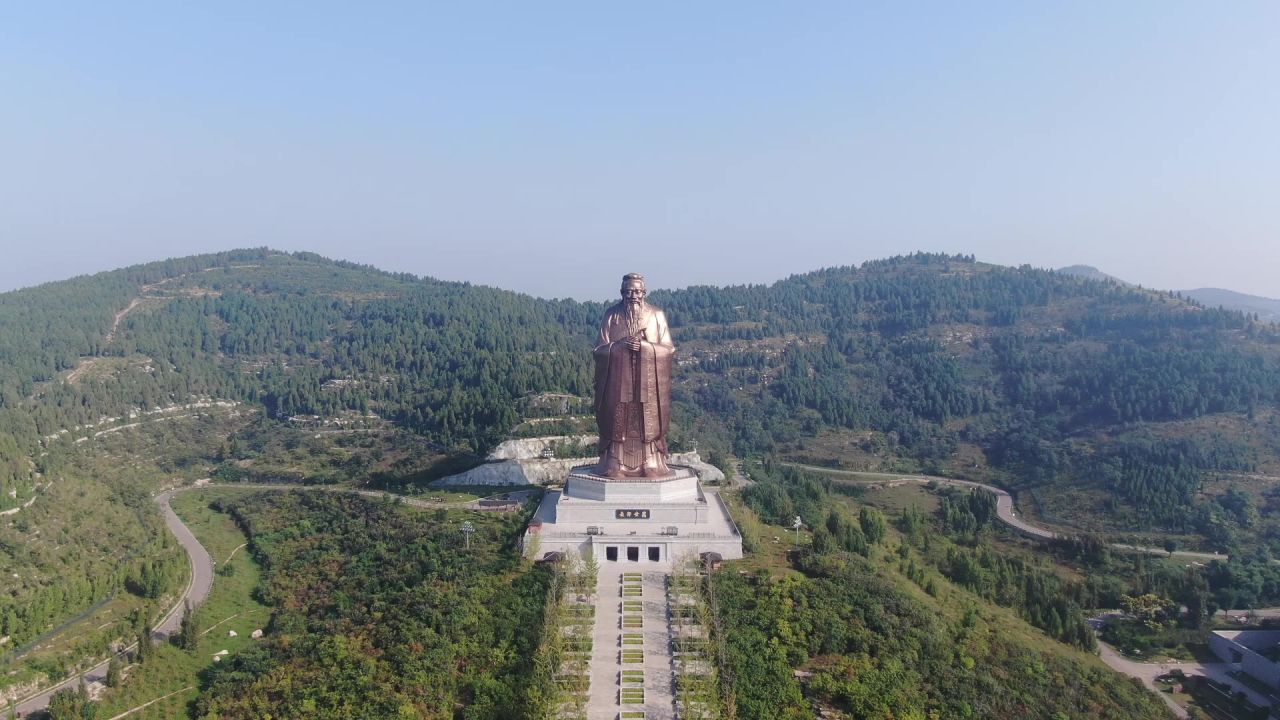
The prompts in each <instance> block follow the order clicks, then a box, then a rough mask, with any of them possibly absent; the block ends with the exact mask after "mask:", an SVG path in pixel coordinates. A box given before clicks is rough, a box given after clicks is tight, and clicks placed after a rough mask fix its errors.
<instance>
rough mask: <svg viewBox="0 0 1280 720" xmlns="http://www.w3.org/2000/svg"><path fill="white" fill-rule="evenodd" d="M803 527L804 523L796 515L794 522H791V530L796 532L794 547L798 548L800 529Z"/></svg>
mask: <svg viewBox="0 0 1280 720" xmlns="http://www.w3.org/2000/svg"><path fill="white" fill-rule="evenodd" d="M802 527H804V522H803V521H802V520H801V519H800V516H799V515H797V516H796V519H795V520H792V521H791V529H793V530H795V531H796V547H800V528H802Z"/></svg>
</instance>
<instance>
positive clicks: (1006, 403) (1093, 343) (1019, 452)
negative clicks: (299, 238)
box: [0, 249, 1280, 535]
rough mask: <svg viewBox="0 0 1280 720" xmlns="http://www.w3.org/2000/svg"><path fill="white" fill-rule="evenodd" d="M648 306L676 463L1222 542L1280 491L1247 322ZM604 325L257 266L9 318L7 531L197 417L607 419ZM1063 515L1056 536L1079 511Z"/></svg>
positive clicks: (1009, 284) (984, 310) (954, 296)
mask: <svg viewBox="0 0 1280 720" xmlns="http://www.w3.org/2000/svg"><path fill="white" fill-rule="evenodd" d="M619 272H621V271H619ZM654 282H655V284H660V282H661V281H660V279H658V278H654ZM651 299H652V300H653V301H654V302H655V304H657V305H659V306H662V307H664V308H665V309H666V310H667V313H668V316H669V318H670V320H671V322H672V325H673V328H674V334H675V337H676V342H677V344H678V346H679V352H680V356H679V362H680V369H679V385H678V388H677V401H678V403H679V410H680V412H679V413H678V416H677V418H676V421H677V422H676V428H675V429H674V430H673V441H674V442H675V443H676V444H682V443H688V442H690V441H697V442H698V443H700V447H702V448H704V449H705V450H709V451H712V452H723V451H728V450H732V451H735V452H736V453H738V454H741V455H753V454H777V455H782V456H789V457H792V458H795V459H805V460H811V461H818V462H827V463H831V462H840V463H843V464H846V465H850V466H863V467H869V468H870V467H881V468H886V467H897V468H900V469H912V470H931V471H938V472H949V473H953V474H966V475H970V476H977V477H987V478H989V479H995V480H997V481H1000V482H1004V483H1006V484H1013V485H1019V484H1020V485H1022V486H1024V487H1025V486H1040V487H1041V488H1055V489H1060V488H1076V489H1079V490H1080V492H1082V493H1084V495H1082V496H1081V497H1083V498H1084V499H1085V500H1086V501H1087V502H1092V503H1102V504H1105V507H1104V508H1102V509H1104V510H1105V511H1106V512H1107V513H1109V514H1110V515H1112V516H1115V517H1123V518H1127V519H1128V520H1142V521H1145V522H1147V523H1149V524H1152V525H1153V526H1166V527H1172V528H1173V529H1175V530H1180V531H1186V532H1202V533H1204V534H1206V535H1208V534H1209V533H1210V531H1211V530H1212V526H1213V524H1214V523H1218V525H1223V523H1227V524H1228V525H1229V523H1230V521H1231V511H1230V510H1229V509H1224V507H1223V506H1221V505H1220V504H1215V503H1212V502H1209V501H1210V498H1208V497H1207V496H1206V495H1205V493H1204V492H1203V491H1204V490H1205V487H1204V482H1205V477H1206V475H1205V473H1206V471H1220V472H1240V473H1258V472H1263V473H1264V474H1265V471H1268V470H1269V469H1271V468H1273V467H1275V466H1277V465H1280V459H1277V458H1276V457H1275V453H1276V450H1275V448H1276V447H1280V443H1277V442H1276V441H1275V440H1276V433H1277V430H1276V423H1277V421H1276V412H1275V410H1276V403H1277V399H1278V398H1280V362H1278V360H1277V358H1278V356H1280V333H1278V332H1277V329H1276V327H1275V326H1273V325H1269V324H1266V323H1261V322H1257V321H1256V320H1255V319H1254V318H1252V317H1250V316H1246V315H1244V314H1241V313H1237V312H1229V311H1223V310H1215V309H1208V308H1204V307H1202V306H1199V305H1197V304H1195V303H1194V302H1191V301H1189V300H1185V299H1182V298H1179V297H1176V296H1172V295H1169V294H1161V293H1157V292H1152V291H1147V290H1141V289H1136V288H1128V287H1123V286H1118V285H1116V284H1114V283H1105V282H1097V281H1090V280H1084V279H1079V278H1072V277H1067V276H1063V275H1060V274H1056V273H1053V272H1049V271H1042V270H1034V269H1030V268H1025V267H1024V268H1006V267H999V266H992V265H987V264H982V263H977V262H975V261H974V260H973V259H972V258H970V257H962V256H939V255H913V256H910V257H901V258H893V259H889V260H884V261H876V262H868V263H865V264H863V265H862V266H860V267H856V268H855V267H845V268H833V269H827V270H821V271H818V272H814V273H810V274H806V275H800V276H795V277H791V278H788V279H786V280H782V281H780V282H777V283H774V284H773V285H769V286H733V287H726V288H713V287H693V288H688V289H684V290H679V291H674V292H654V293H653V295H652V298H651ZM601 309H602V306H601V305H599V304H593V303H579V302H574V301H548V300H540V299H536V298H531V297H528V296H525V295H520V294H516V293H512V292H506V291H502V290H497V289H492V288H484V287H476V286H472V285H468V284H464V283H446V282H439V281H434V280H429V279H419V278H415V277H412V276H408V275H396V274H390V273H386V272H381V271H378V270H375V269H373V268H369V267H364V266H358V265H353V264H349V263H342V262H334V261H331V260H327V259H324V258H321V257H318V256H315V255H312V254H305V253H304V254H293V255H289V254H283V253H278V252H273V251H270V250H265V249H260V250H243V251H234V252H229V253H222V254H217V255H203V256H197V257H191V258H184V259H179V260H168V261H164V262H159V263H152V264H149V265H143V266H137V267H133V268H127V269H124V270H119V271H114V272H109V273H102V274H99V275H95V276H91V277H82V278H76V279H73V280H69V281H66V282H59V283H51V284H48V285H43V286H40V287H37V288H31V289H27V290H22V291H18V292H11V293H6V294H3V295H0V459H2V461H3V464H2V465H0V468H3V469H2V470H0V486H2V489H3V490H4V492H3V493H0V506H4V505H5V504H13V503H15V502H21V501H22V499H23V497H24V496H25V495H26V494H28V493H30V492H31V488H32V486H33V484H34V481H33V473H35V472H38V470H39V456H40V452H41V446H42V444H48V443H50V442H57V441H56V440H50V439H49V438H50V437H51V436H54V435H55V434H57V433H58V432H59V431H61V430H64V429H73V428H76V427H81V428H82V429H81V430H80V431H76V432H85V430H84V429H83V427H84V426H88V425H91V424H94V423H97V422H99V420H100V419H101V418H103V417H122V416H126V415H127V413H129V412H130V411H131V410H147V409H152V408H157V407H163V406H165V405H168V404H173V403H183V402H189V401H190V400H191V399H193V398H220V399H228V400H237V401H241V402H245V403H250V404H257V405H259V406H261V407H262V408H264V410H265V411H266V414H267V415H268V416H269V417H275V418H283V417H289V416H298V415H317V416H322V417H328V418H335V417H342V416H349V417H355V416H360V415H364V414H366V413H372V414H374V415H377V416H379V417H381V418H384V419H386V420H389V421H393V422H396V423H399V424H401V425H403V426H406V427H409V428H412V429H414V430H416V431H418V432H420V433H422V434H424V435H426V436H427V437H428V438H430V439H431V440H433V441H435V442H438V443H439V444H441V445H442V446H445V447H449V448H453V449H454V450H456V451H457V452H459V453H467V452H478V451H482V450H483V449H485V448H486V447H488V446H489V445H491V444H492V443H494V442H495V441H497V440H498V439H500V438H502V437H504V436H505V435H507V434H508V433H509V432H510V431H511V430H512V429H513V428H514V427H516V426H517V424H518V423H519V422H520V421H521V419H522V417H523V416H525V415H527V414H529V413H530V412H532V410H531V406H530V405H529V401H528V398H529V397H531V396H535V395H537V394H539V393H544V392H547V393H562V394H567V395H569V396H577V397H579V398H588V397H589V395H590V372H591V368H590V363H589V347H588V346H589V345H590V342H591V335H592V332H593V326H594V324H595V322H596V319H597V318H598V316H599V313H600V311H601ZM575 407H577V408H578V409H581V408H582V403H581V402H579V403H577V404H576V405H575ZM74 434H75V432H72V433H70V435H74ZM1054 492H1058V491H1057V490H1055V491H1054ZM1054 492H1048V491H1044V492H1041V494H1042V495H1043V496H1044V502H1045V504H1046V508H1048V509H1047V510H1046V512H1049V511H1050V510H1052V507H1053V504H1054V503H1055V502H1068V500H1069V501H1071V502H1075V501H1076V500H1078V499H1079V498H1076V497H1074V496H1070V497H1069V496H1067V495H1062V494H1061V492H1058V494H1057V495H1055V494H1054ZM1073 492H1074V491H1073ZM1100 507H1101V506H1100ZM1193 509H1194V510H1195V512H1200V513H1201V514H1202V515H1203V516H1197V515H1195V513H1192V512H1189V511H1190V510H1193ZM1188 523H1192V524H1193V525H1191V526H1188V525H1187V524H1188ZM1174 526H1177V527H1174ZM1202 526H1203V527H1202ZM1223 527H1226V526H1225V525H1223ZM1229 529H1230V528H1229V527H1228V528H1227V530H1224V531H1223V532H1227V531H1229Z"/></svg>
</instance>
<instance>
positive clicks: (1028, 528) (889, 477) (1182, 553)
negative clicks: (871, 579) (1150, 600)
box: [785, 463, 1228, 562]
mask: <svg viewBox="0 0 1280 720" xmlns="http://www.w3.org/2000/svg"><path fill="white" fill-rule="evenodd" d="M785 464H787V465H790V466H791V467H796V468H800V469H802V470H812V471H814V472H819V473H826V474H828V475H840V476H842V477H847V478H850V480H851V481H852V482H856V483H862V484H867V485H872V484H880V483H885V482H894V481H899V480H903V481H908V482H915V483H919V484H921V485H924V484H927V483H931V482H932V483H937V484H939V485H950V486H952V487H965V488H974V489H977V490H985V491H987V492H989V493H992V494H993V495H995V496H996V516H997V517H998V518H999V519H1000V521H1001V522H1003V523H1004V524H1005V525H1008V526H1009V527H1011V528H1013V529H1014V530H1015V531H1016V532H1018V533H1021V534H1022V535H1025V536H1028V537H1034V538H1039V539H1041V540H1053V539H1055V538H1059V537H1063V536H1062V534H1060V533H1056V532H1054V531H1052V530H1048V529H1046V528H1042V527H1038V526H1036V525H1032V524H1030V523H1027V522H1024V521H1023V520H1021V519H1020V518H1019V517H1018V514H1017V512H1016V511H1015V510H1014V509H1013V496H1012V495H1010V494H1009V493H1008V491H1006V490H1003V489H1001V488H998V487H996V486H994V485H985V484H983V483H979V482H973V481H972V480H958V479H956V478H946V477H938V476H935V475H901V474H896V473H872V472H858V471H855V470H836V469H833V468H825V467H820V466H818V465H802V464H800V463H785ZM1110 547H1112V548H1115V549H1116V550H1122V551H1124V552H1141V553H1145V554H1148V555H1165V556H1172V557H1183V558H1190V559H1195V560H1222V561H1223V562H1226V560H1227V558H1228V556H1227V555H1223V554H1220V553H1204V552H1192V551H1189V550H1176V551H1174V552H1173V553H1170V552H1168V551H1167V550H1165V549H1164V548H1157V547H1143V546H1141V545H1127V544H1125V543H1111V545H1110Z"/></svg>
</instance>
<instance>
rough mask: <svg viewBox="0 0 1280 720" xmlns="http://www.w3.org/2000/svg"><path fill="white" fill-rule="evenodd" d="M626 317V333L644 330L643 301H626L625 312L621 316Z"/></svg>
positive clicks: (632, 333)
mask: <svg viewBox="0 0 1280 720" xmlns="http://www.w3.org/2000/svg"><path fill="white" fill-rule="evenodd" d="M623 317H625V318H626V319H627V334H628V335H635V334H637V333H639V332H640V331H642V330H644V319H645V307H644V301H643V300H640V301H638V302H628V303H627V307H626V314H625V315H624V316H623Z"/></svg>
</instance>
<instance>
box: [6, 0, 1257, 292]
mask: <svg viewBox="0 0 1280 720" xmlns="http://www.w3.org/2000/svg"><path fill="white" fill-rule="evenodd" d="M1050 5H1053V7H1051V6H1050ZM179 6H181V7H179ZM1278 39H1280V3H1277V2H1275V1H1274V0H1264V1H1262V2H1229V3H1209V2H1185V3H1183V2H1169V1H1165V0H1161V1H1160V2H1137V1H1129V0H1126V1H1125V2H1099V3H1094V4H1090V3H1081V2H1071V3H1053V4H1051V3H1034V2H1033V3H1028V2H1010V3H1007V4H1000V3H955V2H939V3H936V4H930V3H911V2H890V3H884V4H871V3H861V2H847V1H843V0H842V1H840V2H833V3H820V2H801V3H781V2H780V3H771V4H762V3H752V2H744V1H743V0H735V1H734V2H725V3H713V2H678V3H659V2H645V3H617V2H599V1H598V0H596V1H594V2H588V3H580V4H568V3H557V2H515V3H510V4H489V3H448V4H444V3H441V4H438V5H433V4H431V3H425V2H406V3H403V4H401V3H391V2H368V3H319V2H310V1H309V2H296V3H288V2H251V3H235V2H212V3H209V2H206V3H175V2H158V3H155V4H147V3H141V2H120V3H113V2H86V3H71V2H66V3H64V2H57V3H41V2H29V3H6V4H5V6H4V8H3V9H0V251H2V253H0V289H11V288H14V287H20V286H25V285H31V284H34V283H38V282H43V281H46V280H53V279H60V278H65V277H69V276H72V275H76V274H80V273H85V272H94V271H98V270H105V269H111V268H115V267H120V266H123V265H128V264H133V263H136V262H142V261H147V260H153V259H160V258H163V257H169V256H179V255H187V254H191V253H196V252H204V251H212V250H221V249H228V248H233V247H246V246H261V245H268V246H271V247H275V248H279V249H285V250H311V251H315V252H318V253H321V254H324V255H328V256H331V257H338V258H345V259H349V260H354V261H358V262H365V263H371V264H373V265H377V266H379V267H382V268H386V269H389V270H397V271H408V272H413V273H418V274H426V275H432V276H435V277H439V278H445V279H458V280H470V281H473V282H477V283H484V284H491V285H498V286H502V287H507V288H511V289H517V290H524V291H527V292H532V293H535V294H538V295H543V296H573V297H579V298H603V297H606V296H612V295H614V294H615V293H616V289H617V287H618V278H619V277H620V276H621V274H622V273H624V272H626V271H630V270H638V271H641V272H644V273H646V274H647V275H648V276H649V278H650V282H651V284H652V285H653V286H658V287H677V286H685V285H690V284H696V283H710V284H730V283H742V282H767V281H772V280H776V279H779V278H782V277H785V276H786V275H789V274H792V273H797V272H805V271H808V270H813V269H816V268H818V267H822V266H829V265H846V264H851V263H859V262H862V261H864V260H867V259H872V258H878V257H885V256H888V255H893V254H899V253H905V252H911V251H915V250H931V251H947V252H964V253H974V254H975V255H977V256H978V258H979V259H982V260H987V261H991V262H998V263H1005V264H1021V263H1030V264H1032V265H1036V266H1042V267H1057V266H1061V265H1068V264H1073V263H1085V264H1090V265H1096V266H1098V267H1100V268H1102V269H1103V270H1105V271H1107V272H1110V273H1112V274H1114V275H1118V276H1120V277H1122V278H1124V279H1127V280H1130V281H1132V282H1137V283H1143V284H1145V285H1148V286H1154V287H1161V288H1191V287H1198V286H1223V287H1230V288H1232V289H1236V290H1240V291H1243V292H1250V293H1254V294H1259V295H1267V296H1271V297H1280V40H1278Z"/></svg>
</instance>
